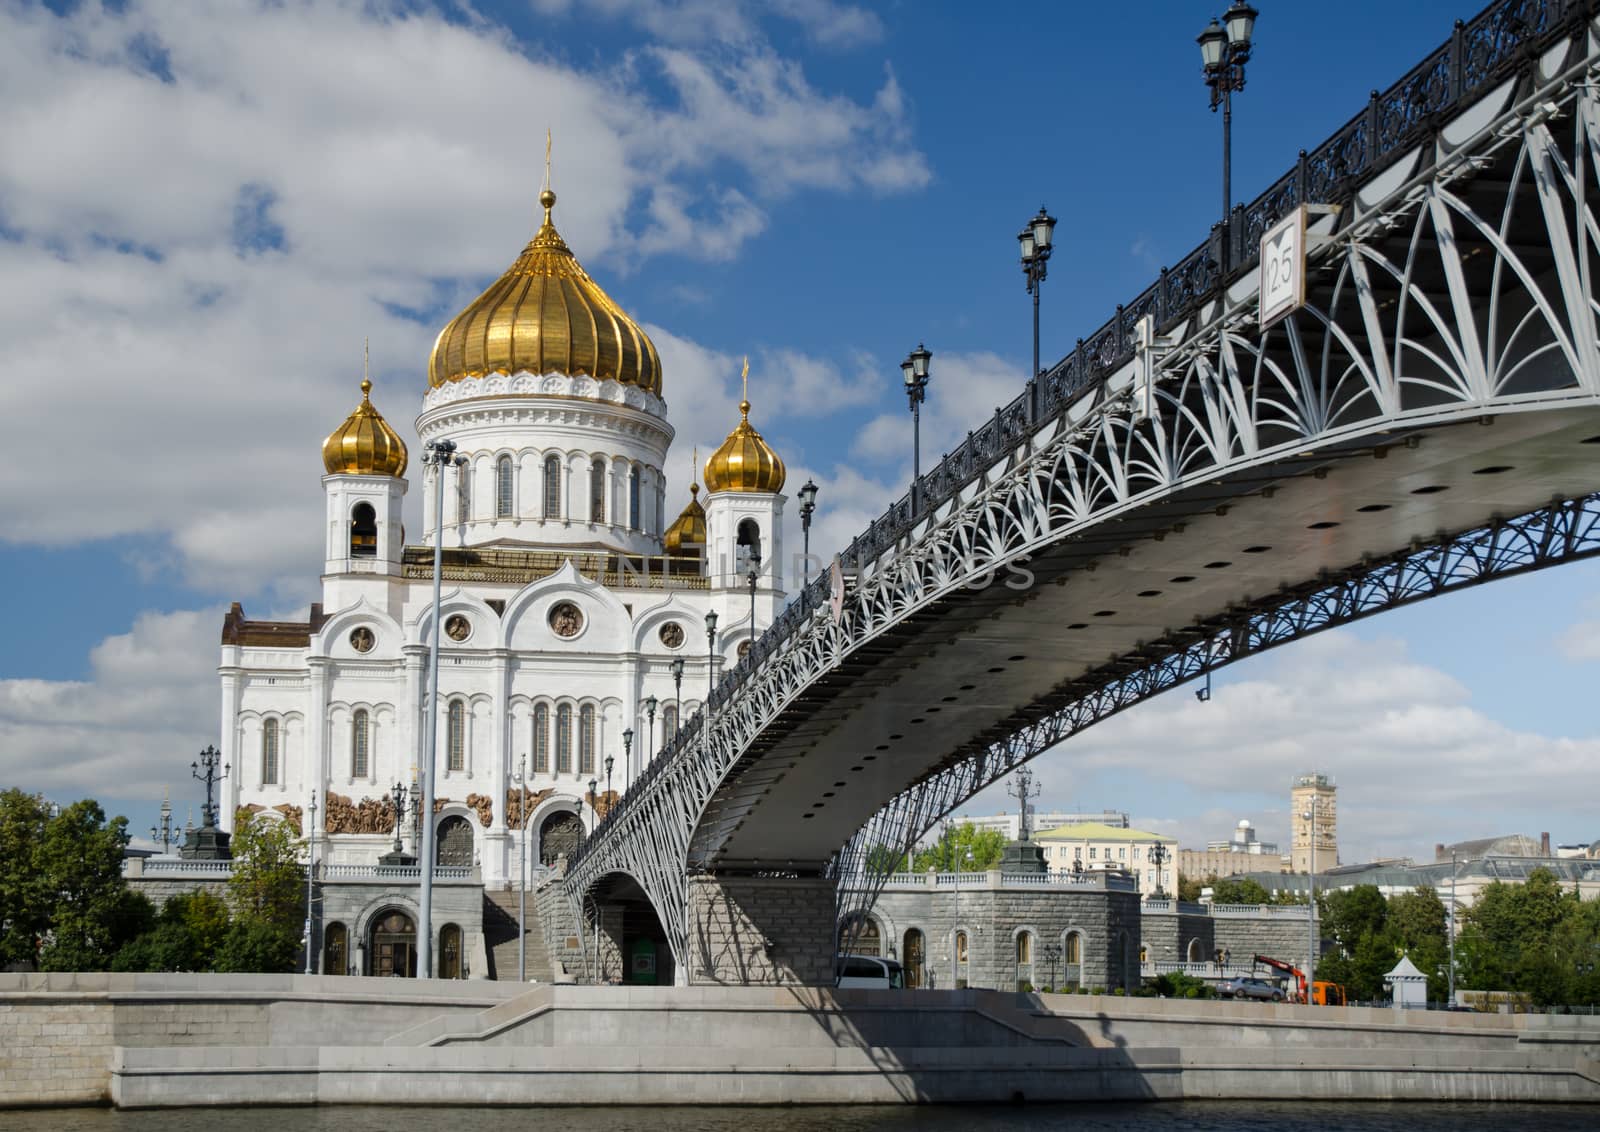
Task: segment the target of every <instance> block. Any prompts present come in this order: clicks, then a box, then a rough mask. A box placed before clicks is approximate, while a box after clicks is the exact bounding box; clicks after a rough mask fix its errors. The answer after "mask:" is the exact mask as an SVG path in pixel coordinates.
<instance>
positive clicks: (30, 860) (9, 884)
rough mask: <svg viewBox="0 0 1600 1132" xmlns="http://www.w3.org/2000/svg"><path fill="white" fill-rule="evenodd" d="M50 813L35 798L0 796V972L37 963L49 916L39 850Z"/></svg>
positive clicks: (10, 793) (12, 794)
mask: <svg viewBox="0 0 1600 1132" xmlns="http://www.w3.org/2000/svg"><path fill="white" fill-rule="evenodd" d="M49 820H50V814H49V810H48V809H47V808H46V804H45V800H44V798H43V797H41V796H39V795H37V794H25V793H23V792H22V791H21V790H17V789H10V790H6V791H5V792H3V793H0V968H8V967H20V966H31V965H33V964H35V963H37V962H38V959H39V943H40V940H42V939H43V938H44V934H45V932H46V931H48V930H49V926H50V917H49V910H48V901H47V899H46V892H47V889H46V886H45V884H44V877H43V875H42V874H41V873H40V871H39V866H38V853H39V847H40V846H41V845H42V844H43V843H44V839H45V827H46V825H48V824H49Z"/></svg>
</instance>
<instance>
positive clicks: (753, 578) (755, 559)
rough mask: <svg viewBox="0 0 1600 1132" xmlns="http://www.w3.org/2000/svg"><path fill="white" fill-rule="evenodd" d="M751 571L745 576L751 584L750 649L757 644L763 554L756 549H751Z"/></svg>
mask: <svg viewBox="0 0 1600 1132" xmlns="http://www.w3.org/2000/svg"><path fill="white" fill-rule="evenodd" d="M749 563H750V569H749V571H748V572H747V573H746V574H745V581H746V582H748V583H749V584H750V647H751V648H754V647H755V643H756V583H757V582H759V581H760V580H761V552H760V551H758V550H756V548H755V547H751V548H750V555H749Z"/></svg>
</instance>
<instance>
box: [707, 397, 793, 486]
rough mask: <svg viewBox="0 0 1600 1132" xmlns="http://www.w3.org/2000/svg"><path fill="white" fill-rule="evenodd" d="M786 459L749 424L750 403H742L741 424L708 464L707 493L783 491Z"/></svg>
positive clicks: (740, 406) (740, 408)
mask: <svg viewBox="0 0 1600 1132" xmlns="http://www.w3.org/2000/svg"><path fill="white" fill-rule="evenodd" d="M785 475H786V473H785V471H784V467H783V460H782V459H781V458H780V457H779V456H778V454H777V453H776V452H774V451H773V450H772V446H771V445H769V444H768V443H767V442H766V441H765V440H763V439H762V438H761V434H760V433H759V432H757V431H756V430H755V428H754V427H753V426H752V425H751V424H750V402H749V401H748V400H745V401H740V402H739V423H738V424H737V425H735V426H734V429H733V431H732V432H730V433H729V434H728V439H726V440H724V441H723V442H722V447H721V448H718V449H717V450H716V451H715V452H713V453H712V454H711V459H709V460H707V461H706V490H707V491H709V492H718V491H766V492H779V491H782V490H783V480H784V476H785Z"/></svg>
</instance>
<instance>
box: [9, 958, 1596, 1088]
mask: <svg viewBox="0 0 1600 1132" xmlns="http://www.w3.org/2000/svg"><path fill="white" fill-rule="evenodd" d="M1198 1097H1209V1098H1226V1099H1246V1098H1276V1099H1282V1098H1284V1097H1307V1098H1321V1099H1330V1100H1334V1099H1337V1100H1368V1099H1370V1100H1402V1099H1403V1100H1493V1101H1559V1102H1569V1103H1570V1102H1591V1103H1592V1102H1600V1018H1576V1017H1548V1016H1543V1015H1476V1014H1442V1013H1424V1012H1409V1013H1407V1012H1400V1011H1394V1010H1387V1009H1364V1008H1349V1009H1342V1008H1333V1009H1329V1008H1315V1007H1303V1006H1294V1005H1288V1004H1280V1005H1267V1004H1257V1003H1245V1002H1216V1001H1189V1000H1174V1001H1166V1000H1158V999H1127V998H1121V997H1116V996H1096V995H1019V994H1012V993H1007V992H1000V991H982V990H964V991H906V992H887V991H828V990H818V989H815V988H805V987H583V986H551V985H531V986H521V985H517V984H508V983H499V984H496V983H488V982H471V983H467V982H438V981H435V982H418V981H415V980H400V979H370V978H335V977H326V976H303V975H282V976H272V975H254V976H251V975H243V976H241V975H105V974H94V975H87V974H85V975H0V1106H23V1105H56V1104H72V1103H81V1104H96V1103H111V1104H114V1105H117V1106H120V1107H125V1108H142V1107H156V1106H184V1105H238V1104H533V1103H540V1104H735V1103H737V1104H752V1103H757V1104H761V1103H771V1104H833V1103H885V1104H905V1103H933V1102H959V1101H997V1100H998V1101H1007V1100H1015V1099H1018V1098H1021V1099H1026V1100H1035V1101H1044V1100H1071V1099H1097V1100H1106V1099H1125V1100H1176V1099H1183V1098H1198Z"/></svg>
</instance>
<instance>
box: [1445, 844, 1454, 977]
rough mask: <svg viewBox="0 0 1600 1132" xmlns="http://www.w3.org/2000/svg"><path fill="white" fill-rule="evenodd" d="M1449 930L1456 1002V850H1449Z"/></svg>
mask: <svg viewBox="0 0 1600 1132" xmlns="http://www.w3.org/2000/svg"><path fill="white" fill-rule="evenodd" d="M1446 926H1447V927H1448V929H1449V931H1450V1001H1449V1002H1448V1003H1447V1005H1449V1006H1454V1005H1455V1004H1456V851H1455V850H1454V849H1452V850H1450V918H1449V919H1448V920H1447V921H1446Z"/></svg>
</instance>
